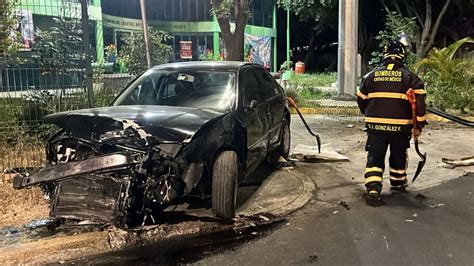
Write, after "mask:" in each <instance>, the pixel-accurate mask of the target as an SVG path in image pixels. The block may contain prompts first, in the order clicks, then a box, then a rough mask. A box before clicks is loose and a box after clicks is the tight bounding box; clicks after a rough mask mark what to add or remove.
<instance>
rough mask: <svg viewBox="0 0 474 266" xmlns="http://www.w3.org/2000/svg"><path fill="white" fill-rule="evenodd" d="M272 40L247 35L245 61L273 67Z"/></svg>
mask: <svg viewBox="0 0 474 266" xmlns="http://www.w3.org/2000/svg"><path fill="white" fill-rule="evenodd" d="M271 54H272V39H271V37H266V36H255V35H250V34H245V60H246V61H247V62H251V63H255V64H260V65H262V66H264V67H265V68H268V69H269V68H270V67H271Z"/></svg>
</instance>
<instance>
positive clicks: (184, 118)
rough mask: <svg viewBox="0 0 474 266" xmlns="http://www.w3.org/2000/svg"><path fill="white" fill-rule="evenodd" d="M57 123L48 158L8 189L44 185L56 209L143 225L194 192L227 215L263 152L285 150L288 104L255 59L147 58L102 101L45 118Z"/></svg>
mask: <svg viewBox="0 0 474 266" xmlns="http://www.w3.org/2000/svg"><path fill="white" fill-rule="evenodd" d="M44 120H45V121H46V122H48V123H53V124H55V125H57V126H59V127H60V128H61V131H59V132H58V133H57V134H55V135H54V136H52V137H51V138H50V140H49V141H48V144H47V147H46V150H47V160H48V162H49V166H47V167H46V168H44V169H42V170H40V171H38V172H35V173H32V174H30V175H29V176H17V177H16V178H15V179H14V186H15V187H16V188H25V187H30V186H33V185H43V186H48V187H50V189H51V199H52V204H51V214H52V215H53V216H55V217H66V218H76V219H88V220H97V221H103V222H110V223H115V224H117V225H119V226H121V227H133V226H137V225H141V224H142V223H143V222H144V220H145V219H146V217H147V216H148V217H149V215H150V214H154V213H156V212H159V211H160V210H163V209H164V208H165V207H166V206H168V205H169V204H171V203H173V202H175V201H176V200H177V199H178V198H180V197H183V196H185V195H188V194H189V193H191V192H192V191H200V193H203V194H205V193H206V191H211V193H210V194H211V197H212V209H213V211H214V213H215V214H216V215H217V216H218V217H221V218H224V219H231V218H233V217H234V216H235V201H236V193H237V186H238V184H239V182H240V181H242V180H243V179H244V178H245V176H247V175H248V174H250V173H251V172H252V171H253V170H254V169H255V168H256V167H257V166H258V165H259V164H260V163H261V162H262V161H264V160H265V159H268V160H271V161H275V160H277V159H278V157H279V156H280V155H281V156H284V157H287V156H288V153H289V148H290V113H289V109H288V104H287V101H286V98H285V94H284V92H283V89H282V88H281V87H280V86H279V85H278V84H277V82H276V81H275V80H274V79H273V78H272V76H271V75H270V74H269V73H268V72H267V71H266V70H265V69H264V68H263V67H261V66H259V65H255V64H249V63H244V62H186V63H173V64H165V65H160V66H157V67H154V68H152V69H150V70H148V71H146V72H144V73H143V74H142V75H140V76H139V77H138V78H136V79H135V80H134V81H132V82H131V83H130V84H129V85H128V86H127V87H126V88H125V89H124V90H123V91H122V92H121V94H120V95H118V97H117V98H116V99H115V100H114V101H113V103H112V104H111V105H110V106H109V107H104V108H93V109H85V110H78V111H69V112H61V113H56V114H52V115H48V116H46V117H45V118H44Z"/></svg>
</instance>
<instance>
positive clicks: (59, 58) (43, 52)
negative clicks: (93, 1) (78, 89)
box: [32, 16, 83, 68]
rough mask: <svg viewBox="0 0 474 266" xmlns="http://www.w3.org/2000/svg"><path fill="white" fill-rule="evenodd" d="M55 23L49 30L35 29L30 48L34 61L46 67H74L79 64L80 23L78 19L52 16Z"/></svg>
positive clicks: (80, 46) (80, 50) (80, 54)
mask: <svg viewBox="0 0 474 266" xmlns="http://www.w3.org/2000/svg"><path fill="white" fill-rule="evenodd" d="M53 20H54V22H55V25H54V26H53V27H51V28H50V30H49V31H42V30H40V29H37V30H36V31H35V35H36V38H35V42H34V44H33V46H32V50H33V51H34V52H36V54H37V56H36V57H35V61H36V63H38V64H39V65H40V66H42V67H44V68H47V67H55V68H56V67H67V68H74V67H80V66H81V58H82V55H83V51H82V24H81V21H80V20H79V19H76V18H69V17H66V16H64V17H59V18H53Z"/></svg>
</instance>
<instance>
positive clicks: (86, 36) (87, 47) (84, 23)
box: [81, 0, 94, 108]
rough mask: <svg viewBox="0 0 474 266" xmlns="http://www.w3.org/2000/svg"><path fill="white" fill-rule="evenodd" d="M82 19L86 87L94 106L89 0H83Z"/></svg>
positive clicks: (88, 96) (91, 104) (90, 104)
mask: <svg viewBox="0 0 474 266" xmlns="http://www.w3.org/2000/svg"><path fill="white" fill-rule="evenodd" d="M81 10H82V12H81V21H82V35H83V37H82V44H83V46H84V57H85V64H86V88H87V99H88V101H89V108H92V107H94V87H93V86H94V85H93V83H92V65H91V47H90V41H89V13H88V11H87V0H81Z"/></svg>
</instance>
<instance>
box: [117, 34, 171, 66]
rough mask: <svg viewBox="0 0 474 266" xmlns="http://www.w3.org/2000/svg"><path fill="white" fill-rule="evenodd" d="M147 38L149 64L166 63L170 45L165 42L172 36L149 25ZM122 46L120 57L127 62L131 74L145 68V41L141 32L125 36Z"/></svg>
mask: <svg viewBox="0 0 474 266" xmlns="http://www.w3.org/2000/svg"><path fill="white" fill-rule="evenodd" d="M148 39H149V43H150V53H151V64H152V65H160V64H164V63H167V62H168V60H169V55H170V53H171V51H172V49H173V48H172V47H171V46H170V45H167V44H166V42H167V41H168V40H170V39H172V37H171V36H170V35H169V34H168V33H167V32H165V31H162V30H156V29H154V28H152V27H149V30H148ZM123 41H124V42H125V45H124V47H123V48H122V50H121V51H120V57H121V58H122V59H123V60H125V61H126V62H127V67H128V70H129V72H130V73H131V74H134V75H137V74H139V73H141V72H143V71H145V70H146V69H147V63H146V54H145V41H144V38H143V34H142V33H133V34H130V35H128V36H127V37H125V39H124V40H123Z"/></svg>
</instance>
